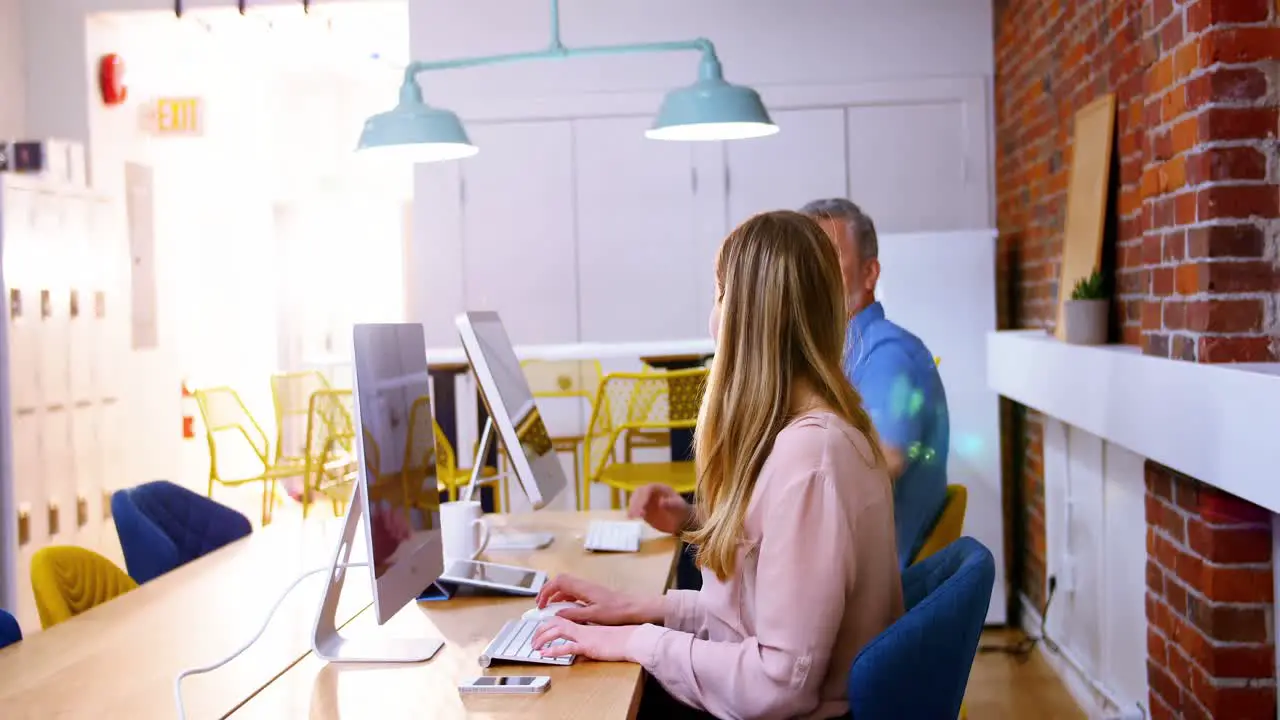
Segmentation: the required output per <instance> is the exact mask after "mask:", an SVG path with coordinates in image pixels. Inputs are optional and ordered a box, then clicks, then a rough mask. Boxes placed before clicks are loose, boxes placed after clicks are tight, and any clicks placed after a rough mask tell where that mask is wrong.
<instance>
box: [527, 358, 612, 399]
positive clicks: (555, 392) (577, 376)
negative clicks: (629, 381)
mask: <svg viewBox="0 0 1280 720" xmlns="http://www.w3.org/2000/svg"><path fill="white" fill-rule="evenodd" d="M520 369H521V370H522V371H524V377H525V380H527V381H528V383H529V389H530V390H532V391H533V396H534V397H539V398H543V397H545V398H553V397H580V398H585V399H586V400H588V401H589V400H591V399H592V398H594V397H595V396H596V391H597V390H598V389H599V387H600V381H601V379H602V378H603V377H604V370H603V369H602V368H601V367H600V361H599V360H525V361H524V362H521V363H520Z"/></svg>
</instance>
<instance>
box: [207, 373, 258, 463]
mask: <svg viewBox="0 0 1280 720" xmlns="http://www.w3.org/2000/svg"><path fill="white" fill-rule="evenodd" d="M193 394H194V395H195V396H196V404H197V405H198V406H199V407H200V419H201V420H203V421H204V429H205V435H206V436H207V437H208V440H209V467H210V474H211V475H212V476H213V477H215V478H217V477H221V475H220V474H219V472H218V461H219V460H220V459H222V457H223V456H222V455H221V453H220V452H219V444H220V441H219V438H223V437H225V436H226V435H230V436H231V437H232V438H235V437H236V436H237V435H238V436H239V437H240V438H241V439H243V440H244V442H245V443H247V444H248V446H249V449H250V450H252V451H253V454H254V455H255V456H256V457H257V459H258V461H259V462H261V463H262V468H261V471H262V472H266V470H267V468H269V467H271V458H270V456H269V455H268V453H269V451H270V449H271V447H270V443H269V441H268V439H267V433H266V432H265V431H264V430H263V429H262V426H261V425H259V424H258V421H257V420H255V419H254V417H253V414H252V413H250V412H249V408H248V407H247V406H245V404H244V401H243V400H241V399H240V394H239V393H237V392H236V391H235V390H233V389H232V388H229V387H225V386H223V387H211V388H200V389H198V390H196V391H195V392H194V393H193ZM224 449H226V450H229V451H231V458H232V459H233V462H234V459H237V456H236V454H235V452H234V450H235V447H234V446H229V447H226V448H224Z"/></svg>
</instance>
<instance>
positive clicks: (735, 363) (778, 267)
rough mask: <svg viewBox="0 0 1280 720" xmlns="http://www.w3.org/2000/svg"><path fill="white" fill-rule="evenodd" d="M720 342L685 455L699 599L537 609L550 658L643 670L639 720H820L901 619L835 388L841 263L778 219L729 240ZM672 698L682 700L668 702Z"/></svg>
mask: <svg viewBox="0 0 1280 720" xmlns="http://www.w3.org/2000/svg"><path fill="white" fill-rule="evenodd" d="M715 275H716V302H715V307H714V308H713V310H712V312H711V320H710V325H711V333H712V335H713V337H715V339H716V345H717V347H716V361H715V363H713V365H712V369H711V376H710V379H709V380H708V384H707V389H706V393H705V395H704V397H703V401H702V409H701V412H700V414H699V417H698V429H697V434H696V439H695V446H696V455H697V467H698V489H697V495H698V497H697V502H696V503H695V507H696V508H697V512H698V516H697V518H696V519H695V522H694V529H693V530H691V531H689V532H687V533H685V539H686V540H687V541H688V542H689V543H690V544H692V545H695V546H697V548H698V555H697V561H698V565H699V566H700V568H701V570H702V575H703V587H702V590H700V591H672V592H670V593H668V594H667V595H665V596H660V597H633V596H629V595H625V594H623V593H618V592H615V591H613V590H610V589H608V588H604V587H601V586H599V585H595V584H593V583H590V582H587V581H584V580H581V579H579V578H575V577H572V576H561V577H558V578H556V579H554V580H552V581H551V582H550V583H548V584H547V585H546V586H545V587H544V588H543V590H542V592H541V594H540V595H539V596H538V604H539V606H546V605H547V604H548V603H551V602H561V601H575V602H578V603H580V605H581V607H578V608H573V609H569V610H564V611H562V612H561V613H560V614H559V615H558V616H557V617H555V618H552V619H551V620H549V621H548V622H547V623H545V624H544V625H543V626H542V627H540V628H539V629H538V631H537V634H536V635H535V637H534V644H535V647H537V646H541V645H543V644H545V643H549V642H551V641H553V640H556V639H558V638H564V639H565V640H566V643H565V644H563V645H558V646H556V647H554V648H548V649H547V650H546V652H547V653H548V654H571V653H572V654H578V655H583V656H586V657H588V658H594V659H596V660H616V661H630V662H635V663H639V664H641V665H643V666H644V667H645V669H647V670H648V671H649V673H650V674H651V675H652V676H653V678H655V679H656V680H657V683H659V684H660V685H661V687H660V688H659V687H654V686H653V684H651V685H650V686H649V688H648V691H647V692H646V693H645V696H644V700H643V701H642V703H641V714H642V716H643V715H652V716H661V717H666V718H671V717H679V716H680V715H682V714H683V715H685V716H689V715H690V714H693V715H696V714H699V713H700V712H705V713H710V714H712V715H714V716H716V717H719V718H792V717H803V718H830V717H839V716H842V715H844V714H845V713H846V712H847V711H848V704H847V702H846V691H845V686H846V680H847V676H848V673H849V668H850V666H851V665H852V663H853V658H854V656H855V655H856V654H857V653H858V651H859V650H860V649H862V647H863V645H865V644H866V643H867V642H869V641H870V640H871V639H872V638H873V637H875V636H876V635H877V634H878V633H880V632H881V631H882V630H884V629H885V628H886V627H888V626H889V624H890V623H891V622H893V621H894V620H895V619H896V618H897V617H898V616H899V615H900V614H901V613H902V583H901V579H900V577H899V574H898V562H897V552H896V549H895V545H894V543H895V540H894V537H895V533H894V523H893V500H892V489H891V487H890V483H889V476H888V473H887V470H886V467H885V459H884V456H883V455H882V454H881V452H880V449H879V444H878V442H877V439H876V437H875V431H874V430H873V429H872V425H871V420H870V418H869V417H868V415H867V412H866V410H864V409H863V407H862V402H861V400H860V399H859V397H858V394H857V392H856V391H855V390H854V389H853V387H852V386H851V385H850V384H849V381H848V379H847V378H846V377H845V374H844V372H843V370H842V367H841V363H842V353H843V348H844V344H845V343H844V340H845V327H846V325H847V322H848V315H847V312H846V309H845V301H844V290H843V286H842V284H841V276H840V267H839V263H838V260H837V257H836V251H835V248H833V247H832V245H831V241H830V240H829V239H828V238H827V236H826V234H825V233H824V232H823V231H822V229H821V228H820V227H819V226H818V225H817V223H815V222H814V221H813V220H812V219H810V218H808V217H806V216H804V215H801V214H798V213H794V212H784V211H780V212H771V213H764V214H761V215H757V216H755V217H753V218H751V219H750V220H747V221H746V222H744V223H743V224H742V225H740V226H739V227H738V228H737V229H735V230H734V231H733V232H732V233H730V235H729V236H728V237H727V238H725V240H724V242H723V244H722V245H721V247H720V252H719V254H718V256H717V259H716V268H715ZM673 698H674V700H672V699H673Z"/></svg>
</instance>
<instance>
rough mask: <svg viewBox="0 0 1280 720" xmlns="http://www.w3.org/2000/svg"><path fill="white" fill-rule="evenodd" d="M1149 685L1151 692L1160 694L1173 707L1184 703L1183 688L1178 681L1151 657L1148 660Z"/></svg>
mask: <svg viewBox="0 0 1280 720" xmlns="http://www.w3.org/2000/svg"><path fill="white" fill-rule="evenodd" d="M1147 685H1149V686H1150V687H1151V692H1152V693H1154V694H1155V695H1158V696H1159V697H1160V698H1161V699H1163V700H1164V701H1165V702H1167V703H1169V705H1171V706H1173V707H1175V708H1176V707H1180V706H1181V705H1182V690H1181V689H1180V688H1179V687H1178V683H1176V682H1174V680H1173V678H1172V677H1169V672H1168V671H1167V670H1165V669H1164V668H1162V667H1160V666H1159V665H1156V664H1155V663H1154V662H1152V661H1151V660H1150V659H1148V660H1147Z"/></svg>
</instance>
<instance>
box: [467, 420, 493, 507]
mask: <svg viewBox="0 0 1280 720" xmlns="http://www.w3.org/2000/svg"><path fill="white" fill-rule="evenodd" d="M494 435H495V431H494V429H493V417H492V416H491V417H487V418H485V420H484V430H482V431H481V432H480V444H479V445H478V446H477V447H476V457H475V460H473V461H472V462H471V479H470V480H469V481H467V487H466V489H465V490H463V491H462V498H461V499H462V500H463V501H467V502H469V501H470V500H471V498H472V496H473V495H475V492H476V488H477V487H479V486H480V476H481V475H482V474H483V473H484V462H485V459H486V458H488V457H489V451H490V450H492V449H493V436H494Z"/></svg>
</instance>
